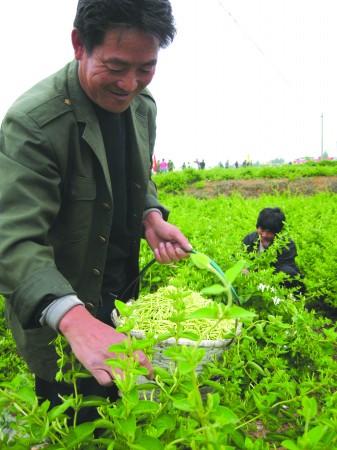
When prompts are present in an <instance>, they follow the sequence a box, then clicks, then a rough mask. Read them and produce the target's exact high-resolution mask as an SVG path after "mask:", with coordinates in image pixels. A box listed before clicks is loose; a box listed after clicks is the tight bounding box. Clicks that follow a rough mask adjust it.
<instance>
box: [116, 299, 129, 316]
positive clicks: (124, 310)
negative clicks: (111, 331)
mask: <svg viewBox="0 0 337 450" xmlns="http://www.w3.org/2000/svg"><path fill="white" fill-rule="evenodd" d="M115 307H116V308H117V309H118V311H119V313H120V314H121V315H122V316H125V317H129V316H130V315H131V313H132V307H131V306H129V305H127V304H126V303H124V302H121V301H120V300H115Z"/></svg>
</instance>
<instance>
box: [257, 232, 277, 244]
mask: <svg viewBox="0 0 337 450" xmlns="http://www.w3.org/2000/svg"><path fill="white" fill-rule="evenodd" d="M257 232H258V233H259V236H260V241H261V242H262V245H263V246H264V247H268V246H269V245H270V244H271V243H272V242H273V240H274V238H275V235H276V233H273V232H272V231H269V230H265V229H263V228H261V227H258V229H257Z"/></svg>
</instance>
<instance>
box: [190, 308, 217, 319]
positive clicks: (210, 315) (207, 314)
mask: <svg viewBox="0 0 337 450" xmlns="http://www.w3.org/2000/svg"><path fill="white" fill-rule="evenodd" d="M218 317H219V310H218V308H208V307H206V308H199V309H197V310H196V311H194V312H192V313H190V314H186V316H185V320H190V319H213V320H214V319H218Z"/></svg>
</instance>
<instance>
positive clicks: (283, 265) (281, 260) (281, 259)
mask: <svg viewBox="0 0 337 450" xmlns="http://www.w3.org/2000/svg"><path fill="white" fill-rule="evenodd" d="M296 256H297V249H296V245H295V243H294V241H293V240H292V239H289V242H288V244H287V246H286V247H283V248H282V251H281V253H279V254H278V258H277V261H276V263H275V264H274V267H275V269H276V270H277V271H279V272H284V273H286V274H287V275H289V276H291V277H294V276H295V275H299V274H300V270H299V268H298V266H297V264H296V263H295V258H296Z"/></svg>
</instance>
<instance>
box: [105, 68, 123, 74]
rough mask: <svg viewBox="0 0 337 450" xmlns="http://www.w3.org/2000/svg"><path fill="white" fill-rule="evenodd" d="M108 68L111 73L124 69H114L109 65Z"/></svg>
mask: <svg viewBox="0 0 337 450" xmlns="http://www.w3.org/2000/svg"><path fill="white" fill-rule="evenodd" d="M106 70H107V71H108V72H110V73H121V72H123V70H124V69H112V68H111V67H107V68H106Z"/></svg>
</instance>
